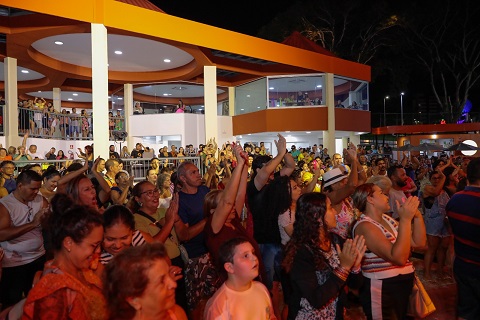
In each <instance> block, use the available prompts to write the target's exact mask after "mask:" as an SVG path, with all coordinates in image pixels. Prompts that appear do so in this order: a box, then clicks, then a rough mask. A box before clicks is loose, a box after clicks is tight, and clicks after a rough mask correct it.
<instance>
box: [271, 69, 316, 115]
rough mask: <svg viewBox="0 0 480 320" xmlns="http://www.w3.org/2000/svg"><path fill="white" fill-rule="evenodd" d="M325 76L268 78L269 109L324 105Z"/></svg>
mask: <svg viewBox="0 0 480 320" xmlns="http://www.w3.org/2000/svg"><path fill="white" fill-rule="evenodd" d="M324 87H325V85H324V76H323V75H308V76H303V75H302V76H298V75H296V76H285V77H269V78H268V107H269V108H277V107H292V106H320V105H324V103H325V102H324V95H323V88H324Z"/></svg>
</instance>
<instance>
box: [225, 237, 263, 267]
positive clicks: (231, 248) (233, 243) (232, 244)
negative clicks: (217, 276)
mask: <svg viewBox="0 0 480 320" xmlns="http://www.w3.org/2000/svg"><path fill="white" fill-rule="evenodd" d="M245 242H250V241H248V239H246V238H242V237H237V238H232V239H230V240H228V241H226V242H224V243H223V244H222V245H221V246H220V248H219V249H218V259H217V267H218V269H217V270H219V271H220V272H222V273H223V274H225V268H224V267H223V265H224V264H225V263H227V262H230V263H233V256H234V255H235V248H236V247H237V246H239V245H241V244H242V243H245ZM256 254H259V253H258V252H256Z"/></svg>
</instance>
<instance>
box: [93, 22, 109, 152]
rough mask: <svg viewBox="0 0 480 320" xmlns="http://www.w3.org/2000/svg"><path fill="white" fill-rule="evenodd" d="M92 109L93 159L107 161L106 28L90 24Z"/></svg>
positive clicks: (101, 25)
mask: <svg viewBox="0 0 480 320" xmlns="http://www.w3.org/2000/svg"><path fill="white" fill-rule="evenodd" d="M91 27H92V33H91V34H92V98H93V99H92V109H93V115H94V117H93V141H94V143H95V145H94V152H95V158H96V157H98V156H100V157H102V158H104V159H108V155H109V153H108V149H109V148H108V147H109V145H110V141H109V132H108V51H107V48H108V45H107V28H105V26H104V25H103V24H98V23H92V24H91Z"/></svg>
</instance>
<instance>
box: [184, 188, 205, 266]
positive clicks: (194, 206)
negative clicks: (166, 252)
mask: <svg viewBox="0 0 480 320" xmlns="http://www.w3.org/2000/svg"><path fill="white" fill-rule="evenodd" d="M208 192H210V189H208V188H207V187H206V186H200V187H198V190H197V193H195V194H187V193H184V192H182V191H180V192H179V198H178V215H179V217H180V219H182V222H183V223H185V224H187V223H188V225H189V226H193V225H195V224H197V223H199V222H200V221H202V220H203V219H204V215H203V200H204V199H205V196H206V195H207V193H208ZM183 245H184V246H185V249H186V250H187V252H188V257H189V258H197V257H200V256H201V255H203V254H205V253H207V247H206V246H205V239H204V233H203V232H200V233H199V234H198V235H197V236H195V237H193V238H192V239H190V240H189V241H187V242H185V243H184V244H183Z"/></svg>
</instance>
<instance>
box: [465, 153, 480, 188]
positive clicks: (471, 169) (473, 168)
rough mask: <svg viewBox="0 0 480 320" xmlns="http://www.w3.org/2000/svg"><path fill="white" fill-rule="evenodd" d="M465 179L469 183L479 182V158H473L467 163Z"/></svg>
mask: <svg viewBox="0 0 480 320" xmlns="http://www.w3.org/2000/svg"><path fill="white" fill-rule="evenodd" d="M467 179H468V182H469V183H470V184H477V183H478V182H480V158H475V159H473V160H471V161H470V162H469V163H468V166H467Z"/></svg>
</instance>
